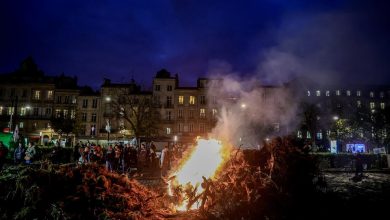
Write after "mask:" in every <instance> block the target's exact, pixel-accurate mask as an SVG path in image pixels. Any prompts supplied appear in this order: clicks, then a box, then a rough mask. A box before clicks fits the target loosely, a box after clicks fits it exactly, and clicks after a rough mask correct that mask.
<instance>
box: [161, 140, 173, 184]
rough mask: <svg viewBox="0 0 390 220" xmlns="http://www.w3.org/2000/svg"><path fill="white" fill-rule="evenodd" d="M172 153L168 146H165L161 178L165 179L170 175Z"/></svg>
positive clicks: (162, 156)
mask: <svg viewBox="0 0 390 220" xmlns="http://www.w3.org/2000/svg"><path fill="white" fill-rule="evenodd" d="M170 157H171V155H170V152H169V148H168V145H165V147H164V149H163V150H162V151H161V158H160V168H161V176H163V177H165V176H166V175H167V174H168V170H169V168H170Z"/></svg>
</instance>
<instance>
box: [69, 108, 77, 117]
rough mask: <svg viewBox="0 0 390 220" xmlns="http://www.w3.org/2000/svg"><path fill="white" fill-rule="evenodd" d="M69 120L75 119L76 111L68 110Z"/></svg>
mask: <svg viewBox="0 0 390 220" xmlns="http://www.w3.org/2000/svg"><path fill="white" fill-rule="evenodd" d="M70 118H71V119H75V118H76V110H74V109H72V110H70Z"/></svg>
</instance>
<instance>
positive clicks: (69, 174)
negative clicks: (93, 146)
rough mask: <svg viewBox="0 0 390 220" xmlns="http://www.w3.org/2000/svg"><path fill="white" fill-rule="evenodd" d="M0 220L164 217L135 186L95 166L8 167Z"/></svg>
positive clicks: (153, 198)
mask: <svg viewBox="0 0 390 220" xmlns="http://www.w3.org/2000/svg"><path fill="white" fill-rule="evenodd" d="M0 189H1V190H0V213H1V214H0V215H1V216H0V218H1V219H144V218H154V219H155V218H163V217H164V216H167V215H169V210H168V209H166V208H164V207H165V205H164V202H163V200H162V199H160V197H159V196H158V195H157V194H156V193H154V192H152V191H151V190H149V189H147V188H145V187H144V186H142V185H140V184H139V183H138V182H137V181H135V180H131V179H129V178H128V177H127V176H122V175H118V174H113V173H107V172H106V171H105V170H104V169H102V168H100V167H97V166H92V165H91V166H83V167H72V166H69V165H67V166H64V165H63V166H58V165H50V164H49V165H44V166H42V167H40V168H33V167H22V166H18V167H9V168H8V169H7V170H4V171H2V173H1V177H0Z"/></svg>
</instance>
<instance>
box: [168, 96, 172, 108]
mask: <svg viewBox="0 0 390 220" xmlns="http://www.w3.org/2000/svg"><path fill="white" fill-rule="evenodd" d="M167 107H172V96H167Z"/></svg>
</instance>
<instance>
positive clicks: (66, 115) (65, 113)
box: [63, 109, 69, 118]
mask: <svg viewBox="0 0 390 220" xmlns="http://www.w3.org/2000/svg"><path fill="white" fill-rule="evenodd" d="M63 112H64V118H68V115H69V110H68V109H64V110H63Z"/></svg>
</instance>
